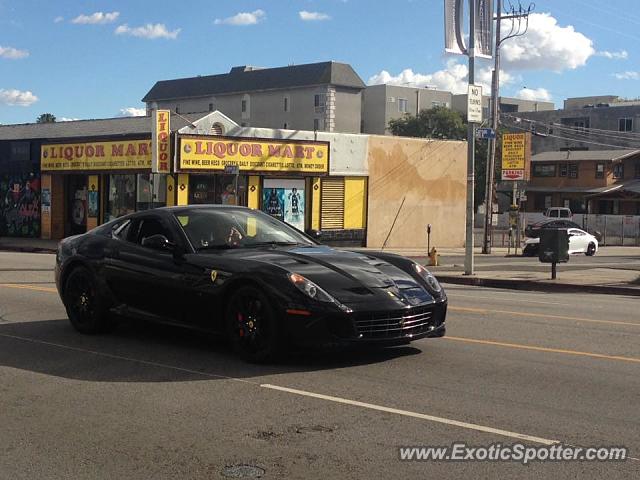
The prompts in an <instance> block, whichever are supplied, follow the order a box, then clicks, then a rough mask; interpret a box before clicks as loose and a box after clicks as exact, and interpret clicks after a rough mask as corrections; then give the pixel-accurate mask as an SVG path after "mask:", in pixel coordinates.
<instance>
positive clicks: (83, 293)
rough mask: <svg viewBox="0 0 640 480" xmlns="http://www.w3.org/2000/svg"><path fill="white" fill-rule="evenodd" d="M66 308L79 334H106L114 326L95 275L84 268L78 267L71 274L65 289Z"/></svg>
mask: <svg viewBox="0 0 640 480" xmlns="http://www.w3.org/2000/svg"><path fill="white" fill-rule="evenodd" d="M64 306H65V308H66V309H67V315H68V317H69V321H70V322H71V325H73V327H74V328H75V329H76V330H78V331H79V332H82V333H88V334H94V333H104V332H107V331H109V330H111V329H112V328H113V326H114V322H113V321H112V320H111V319H110V318H109V315H108V311H107V308H106V307H105V305H104V301H103V299H102V298H101V297H100V294H99V292H98V289H97V286H96V281H95V279H94V278H93V275H92V274H91V272H89V270H87V269H86V268H84V267H76V268H75V269H74V270H73V271H72V272H71V273H70V274H69V277H68V278H67V281H66V283H65V289H64Z"/></svg>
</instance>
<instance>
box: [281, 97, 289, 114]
mask: <svg viewBox="0 0 640 480" xmlns="http://www.w3.org/2000/svg"><path fill="white" fill-rule="evenodd" d="M282 108H283V109H284V111H285V112H288V111H289V97H284V99H283V104H282Z"/></svg>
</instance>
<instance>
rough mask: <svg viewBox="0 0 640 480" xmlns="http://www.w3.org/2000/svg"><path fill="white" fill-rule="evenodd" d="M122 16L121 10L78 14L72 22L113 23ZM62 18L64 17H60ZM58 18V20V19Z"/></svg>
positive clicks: (86, 23) (87, 23) (90, 23)
mask: <svg viewBox="0 0 640 480" xmlns="http://www.w3.org/2000/svg"><path fill="white" fill-rule="evenodd" d="M119 16H120V12H111V13H102V12H96V13H92V14H91V15H78V16H77V17H76V18H74V19H73V20H71V23H77V24H84V25H95V24H99V23H113V22H115V21H116V20H117V19H118V17H119ZM58 18H62V17H58ZM58 18H56V20H57V19H58Z"/></svg>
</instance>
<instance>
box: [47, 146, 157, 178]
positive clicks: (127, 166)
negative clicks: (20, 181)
mask: <svg viewBox="0 0 640 480" xmlns="http://www.w3.org/2000/svg"><path fill="white" fill-rule="evenodd" d="M40 168H41V170H42V171H54V172H56V171H84V170H142V169H151V140H127V141H121V142H87V143H64V144H49V145H42V147H41V151H40Z"/></svg>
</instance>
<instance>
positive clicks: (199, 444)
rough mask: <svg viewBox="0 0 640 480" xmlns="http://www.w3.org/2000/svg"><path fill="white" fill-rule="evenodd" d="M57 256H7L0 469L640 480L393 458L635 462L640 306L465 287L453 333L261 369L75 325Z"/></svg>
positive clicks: (219, 350) (553, 468)
mask: <svg viewBox="0 0 640 480" xmlns="http://www.w3.org/2000/svg"><path fill="white" fill-rule="evenodd" d="M52 265H53V256H52V255H43V254H15V253H1V252H0V479H36V478H37V479H49V478H51V479H54V478H55V479H58V478H82V479H93V478H101V479H102V478H104V479H111V478H114V479H115V478H117V479H122V478H126V479H150V478H153V479H164V478H167V479H168V478H194V479H200V478H206V479H209V478H227V477H225V475H224V474H223V472H224V469H225V468H226V467H230V466H237V465H248V466H254V467H258V468H259V469H261V470H257V471H256V470H251V472H250V471H249V470H250V469H246V470H245V473H256V472H262V478H273V479H277V478H305V479H306V478H322V479H333V478H354V479H355V478H367V479H373V478H383V479H390V478H403V479H404V478H455V479H459V478H603V477H605V476H606V477H607V478H608V479H614V478H638V477H639V476H640V460H634V459H631V460H627V461H625V462H604V463H603V462H563V463H558V462H553V463H549V462H547V463H540V462H538V463H534V464H530V465H527V466H523V465H521V464H519V463H512V462H509V463H496V462H477V461H475V462H459V463H452V462H435V461H429V462H401V461H400V460H399V453H398V447H399V446H403V445H407V446H409V445H410V446H414V445H420V446H443V445H450V444H451V443H453V442H457V441H463V442H467V443H468V444H469V445H474V446H489V445H490V444H492V443H496V442H499V443H501V444H503V445H512V444H514V443H516V442H524V443H526V444H527V445H540V442H546V441H558V442H563V443H565V444H570V445H580V446H626V447H628V448H629V455H630V456H631V457H634V458H636V459H638V458H640V436H639V435H638V432H640V408H639V406H640V342H639V340H640V314H639V313H638V300H637V299H634V298H628V297H616V296H595V295H584V294H548V293H538V292H535V293H534V292H511V291H501V290H491V289H483V288H477V287H462V286H453V285H452V286H449V287H448V289H447V291H448V294H449V298H450V313H449V316H448V319H447V323H448V336H447V337H446V338H443V339H432V340H423V341H418V342H415V343H413V344H412V345H411V346H409V347H401V348H393V349H386V350H379V351H374V352H357V351H352V352H335V351H320V352H298V353H295V354H292V355H291V356H290V357H288V358H287V359H286V360H284V361H282V362H281V363H279V364H277V365H269V366H256V365H248V364H245V363H242V362H241V361H239V360H238V359H236V358H235V356H234V355H233V354H232V353H231V352H230V351H229V349H228V348H227V347H226V345H225V344H224V343H223V342H221V341H220V340H217V339H212V338H207V337H203V336H201V335H196V334H192V333H189V332H183V331H181V330H177V329H168V328H164V327H150V326H148V325H142V324H136V323H127V324H123V325H121V326H120V327H119V328H118V330H117V331H116V332H115V333H113V334H110V335H106V336H95V337H91V336H82V335H80V334H77V333H76V332H74V331H73V330H72V329H71V327H70V325H69V324H68V321H67V320H66V315H65V312H64V309H63V307H62V305H61V303H60V300H59V299H58V297H57V294H56V293H55V290H54V285H53V284H52V283H51V282H52V271H51V268H52ZM523 436H524V437H523ZM522 438H524V440H521V439H522ZM230 473H232V472H231V471H227V472H226V474H227V475H229V474H230ZM236 473H238V472H237V471H236ZM245 478H248V477H245Z"/></svg>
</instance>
